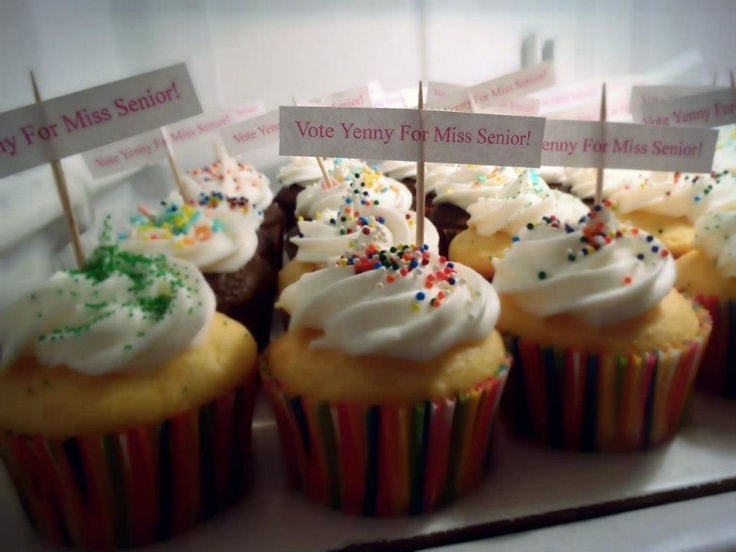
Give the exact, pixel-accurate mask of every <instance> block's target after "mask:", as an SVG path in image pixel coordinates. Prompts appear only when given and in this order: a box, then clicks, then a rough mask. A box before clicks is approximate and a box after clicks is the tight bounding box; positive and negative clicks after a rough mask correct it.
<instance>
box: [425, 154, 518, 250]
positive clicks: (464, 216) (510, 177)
mask: <svg viewBox="0 0 736 552" xmlns="http://www.w3.org/2000/svg"><path fill="white" fill-rule="evenodd" d="M517 176H518V174H517V171H516V170H515V169H513V168H511V167H495V166H486V165H464V166H463V165H460V166H458V167H457V169H456V170H455V171H454V172H453V173H452V174H451V175H450V176H449V177H448V178H447V179H446V180H444V181H442V182H438V183H437V184H435V185H434V186H433V188H432V190H433V192H434V198H433V199H432V211H431V214H430V215H429V219H430V220H431V221H432V223H433V224H434V225H435V227H437V231H438V232H439V233H440V253H441V254H442V255H447V253H448V251H449V247H450V242H451V241H452V239H453V238H454V237H455V236H456V235H457V234H459V233H460V232H461V231H462V230H465V229H466V228H467V227H468V219H469V218H470V215H469V214H468V207H469V206H470V205H472V204H473V203H475V202H476V201H478V200H479V199H481V198H483V197H488V196H491V195H494V194H496V193H497V192H498V190H499V189H500V188H502V187H503V186H504V185H506V184H508V183H509V182H513V181H514V180H516V177H517Z"/></svg>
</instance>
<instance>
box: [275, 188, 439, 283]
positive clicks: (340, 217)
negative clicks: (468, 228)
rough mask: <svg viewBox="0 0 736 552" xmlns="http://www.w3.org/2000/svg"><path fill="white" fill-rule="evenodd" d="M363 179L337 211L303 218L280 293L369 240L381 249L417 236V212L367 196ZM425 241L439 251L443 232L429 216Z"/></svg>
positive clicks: (280, 277) (281, 278)
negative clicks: (385, 203)
mask: <svg viewBox="0 0 736 552" xmlns="http://www.w3.org/2000/svg"><path fill="white" fill-rule="evenodd" d="M361 183H362V180H361V179H358V180H356V181H354V182H351V183H350V187H349V189H348V192H347V193H346V194H345V195H344V196H343V205H342V206H341V207H340V209H339V210H338V211H337V212H336V213H335V214H334V215H333V216H330V217H329V218H327V217H326V216H322V217H320V218H319V219H317V220H302V221H299V223H298V227H299V233H298V234H297V235H296V236H294V237H292V238H291V239H290V242H291V244H292V245H293V246H295V247H296V254H295V255H294V257H293V258H292V259H291V260H290V261H289V263H288V264H286V266H284V268H283V269H281V271H280V272H279V275H278V291H279V293H280V292H281V291H282V290H283V289H284V288H285V287H286V286H288V285H289V284H292V283H294V282H295V281H296V280H298V279H299V277H300V276H301V275H302V274H305V273H307V272H312V271H314V270H318V269H320V268H328V267H331V266H334V265H335V262H336V261H337V260H338V259H339V258H340V257H341V256H342V255H344V254H346V253H347V254H349V253H350V252H352V251H363V250H364V249H365V248H366V247H367V246H368V245H369V244H376V245H377V246H378V247H379V248H381V249H388V248H389V247H391V246H398V245H401V244H407V243H412V242H413V241H415V240H416V217H417V215H416V213H415V212H414V211H404V210H400V209H395V208H390V207H383V206H381V205H380V201H379V202H378V203H379V205H376V204H375V203H374V201H372V200H371V199H370V198H371V196H364V195H363V190H364V188H363V187H362V186H361ZM424 223H425V224H424V240H423V241H424V242H425V243H426V244H427V245H428V247H429V250H430V251H432V252H434V253H436V252H437V250H438V244H439V236H438V234H437V230H436V229H435V227H434V226H433V225H432V223H431V222H429V221H428V220H425V221H424Z"/></svg>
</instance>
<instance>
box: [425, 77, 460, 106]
mask: <svg viewBox="0 0 736 552" xmlns="http://www.w3.org/2000/svg"><path fill="white" fill-rule="evenodd" d="M426 88H427V95H426V103H430V102H433V101H435V100H440V99H442V98H444V97H445V96H447V95H448V94H452V93H454V92H460V91H461V90H463V89H465V87H464V86H460V85H459V84H449V83H447V82H437V81H429V82H428V83H427V87H426Z"/></svg>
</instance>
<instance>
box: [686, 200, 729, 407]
mask: <svg viewBox="0 0 736 552" xmlns="http://www.w3.org/2000/svg"><path fill="white" fill-rule="evenodd" d="M735 235H736V211H729V212H727V211H714V212H712V213H709V214H707V215H704V216H703V217H701V218H699V219H698V221H697V222H696V224H695V248H694V249H693V250H692V251H690V252H688V253H686V254H685V255H683V256H682V257H680V258H679V259H677V280H676V286H677V287H678V289H680V290H681V291H683V292H684V293H685V294H687V295H690V296H692V297H694V298H695V300H696V301H697V302H698V303H700V304H701V305H703V306H704V307H705V308H707V309H708V312H709V313H710V315H711V317H712V318H713V334H712V335H711V338H710V341H709V342H708V347H707V349H706V351H705V356H704V357H703V362H702V365H701V367H700V371H699V372H698V377H697V379H696V380H695V384H696V385H697V386H698V387H700V388H702V389H706V390H707V391H710V392H712V393H717V394H719V395H723V396H726V397H736V351H735V350H734V343H736V335H735V334H736V238H734V236H735Z"/></svg>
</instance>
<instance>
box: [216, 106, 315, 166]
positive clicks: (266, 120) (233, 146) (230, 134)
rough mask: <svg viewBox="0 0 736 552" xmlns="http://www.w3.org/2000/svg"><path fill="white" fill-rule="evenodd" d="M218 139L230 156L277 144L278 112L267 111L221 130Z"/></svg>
mask: <svg viewBox="0 0 736 552" xmlns="http://www.w3.org/2000/svg"><path fill="white" fill-rule="evenodd" d="M313 109H314V108H313ZM220 139H221V140H222V143H223V144H224V145H225V148H226V149H227V151H229V152H230V153H231V154H232V155H239V154H241V153H246V152H249V151H252V150H255V149H258V148H260V147H263V146H265V145H267V144H271V143H273V142H278V141H279V112H278V111H277V110H274V111H269V112H268V113H265V114H263V115H260V116H258V117H253V118H252V119H248V120H246V121H242V122H240V123H236V124H234V125H231V126H229V127H226V128H223V129H221V130H220Z"/></svg>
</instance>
